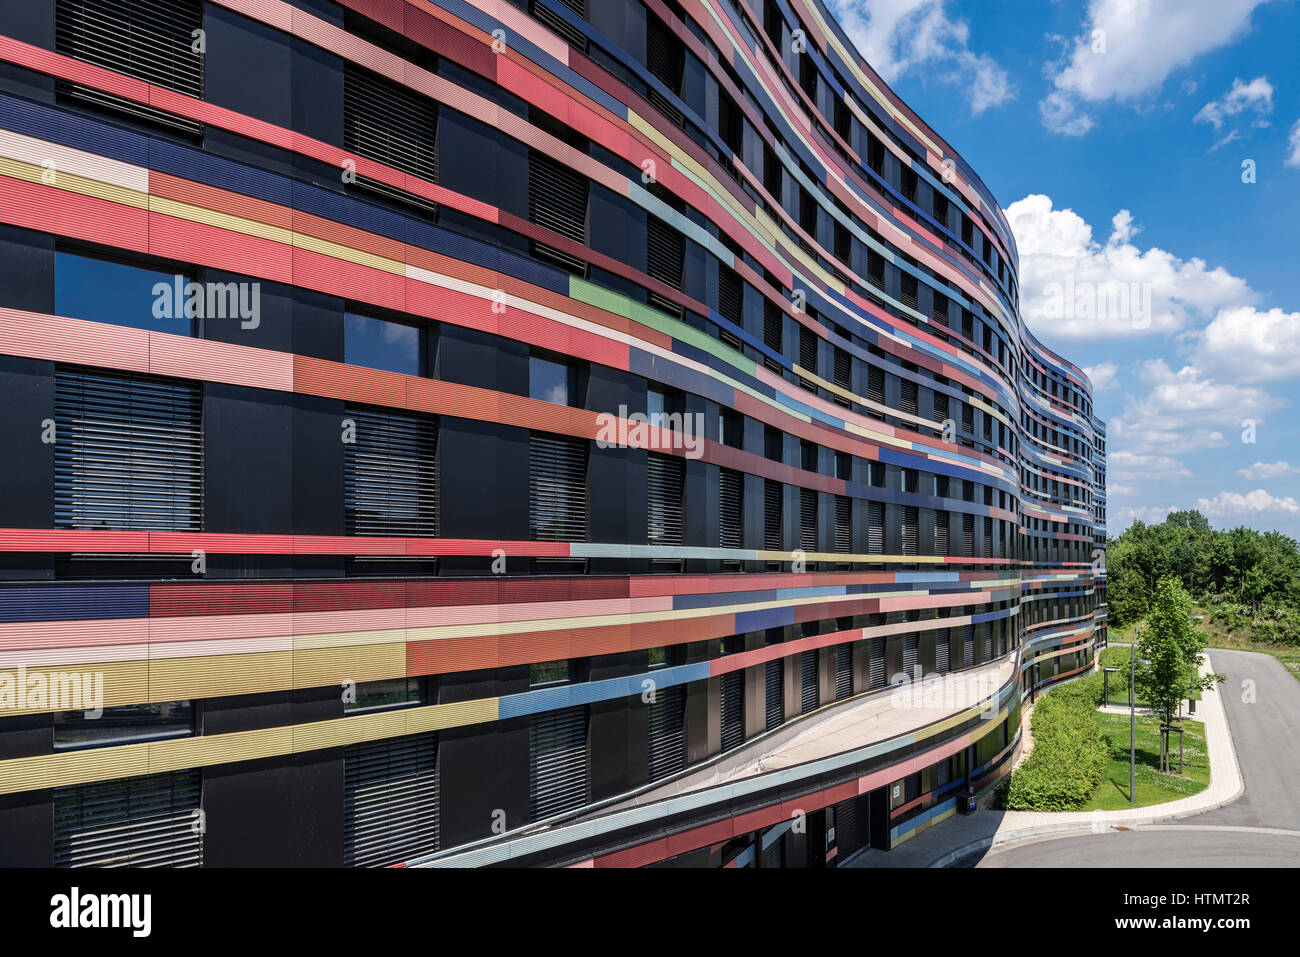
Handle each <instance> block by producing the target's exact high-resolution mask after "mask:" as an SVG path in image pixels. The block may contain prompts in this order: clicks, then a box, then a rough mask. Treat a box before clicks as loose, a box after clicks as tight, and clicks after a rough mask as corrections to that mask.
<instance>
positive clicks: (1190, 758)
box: [1080, 649, 1210, 811]
mask: <svg viewBox="0 0 1300 957" xmlns="http://www.w3.org/2000/svg"><path fill="white" fill-rule="evenodd" d="M1109 650H1114V649H1109ZM1120 650H1124V649H1120ZM1092 717H1093V720H1094V721H1095V722H1096V724H1097V728H1098V730H1099V731H1100V732H1101V733H1102V735H1103V736H1104V737H1105V738H1106V739H1107V744H1108V746H1109V760H1108V761H1107V765H1106V775H1105V777H1104V778H1103V779H1102V782H1101V786H1100V787H1099V788H1097V790H1096V792H1095V793H1094V794H1093V796H1092V799H1091V800H1090V801H1089V802H1088V803H1087V804H1085V805H1084V806H1083V807H1082V808H1081V809H1080V810H1084V811H1119V810H1123V809H1125V808H1128V807H1134V806H1138V807H1142V806H1146V805H1149V804H1163V803H1164V802H1165V801H1176V800H1178V799H1179V798H1185V797H1188V796H1190V795H1192V794H1196V793H1197V792H1198V791H1202V790H1204V789H1205V788H1206V787H1207V786H1208V785H1209V783H1210V759H1209V754H1208V753H1207V752H1206V748H1205V725H1204V724H1202V723H1201V722H1200V721H1187V720H1184V721H1183V729H1184V731H1183V772H1184V773H1183V775H1182V776H1181V777H1180V776H1178V775H1177V774H1172V775H1170V774H1161V773H1160V771H1159V767H1160V734H1159V727H1160V724H1159V721H1158V720H1157V719H1156V718H1154V717H1150V716H1143V715H1139V716H1138V719H1137V803H1136V805H1133V804H1130V803H1129V794H1128V777H1129V717H1128V715H1126V714H1125V715H1119V714H1102V713H1101V712H1096V713H1094V714H1093V716H1092ZM1171 737H1172V738H1173V752H1174V753H1173V761H1174V764H1173V766H1174V768H1177V767H1178V736H1177V735H1172V736H1171Z"/></svg>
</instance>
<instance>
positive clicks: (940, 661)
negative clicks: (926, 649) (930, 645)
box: [934, 628, 948, 673]
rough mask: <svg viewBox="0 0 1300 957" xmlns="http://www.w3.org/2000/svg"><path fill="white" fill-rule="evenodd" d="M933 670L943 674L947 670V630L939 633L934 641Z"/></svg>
mask: <svg viewBox="0 0 1300 957" xmlns="http://www.w3.org/2000/svg"><path fill="white" fill-rule="evenodd" d="M934 670H935V671H938V672H940V673H943V672H945V671H947V670H948V629H947V628H945V629H944V630H943V631H941V632H939V635H938V637H937V638H935V640H934Z"/></svg>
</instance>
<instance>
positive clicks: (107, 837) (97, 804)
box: [54, 770, 203, 867]
mask: <svg viewBox="0 0 1300 957" xmlns="http://www.w3.org/2000/svg"><path fill="white" fill-rule="evenodd" d="M199 796H200V778H199V772H198V771H197V770H185V771H171V772H168V773H166V774H148V775H143V776H140V777H130V778H119V779H117V780H114V781H100V782H96V783H94V784H78V785H75V786H73V787H63V788H55V789H54V866H55V867H200V866H202V864H203V831H202V828H200V827H198V826H197V824H198V821H199V813H198V812H199Z"/></svg>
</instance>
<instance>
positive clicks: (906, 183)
mask: <svg viewBox="0 0 1300 957" xmlns="http://www.w3.org/2000/svg"><path fill="white" fill-rule="evenodd" d="M916 182H917V180H916V170H914V169H912V168H910V167H907V166H904V167H903V168H902V187H903V189H902V192H903V199H905V200H907V201H908V202H909V203H915V202H916Z"/></svg>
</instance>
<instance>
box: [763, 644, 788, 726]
mask: <svg viewBox="0 0 1300 957" xmlns="http://www.w3.org/2000/svg"><path fill="white" fill-rule="evenodd" d="M763 695H764V700H763V706H764V707H763V710H764V715H763V719H764V730H767V731H771V730H772V729H773V728H778V727H780V726H781V725H782V724H783V723H784V722H785V659H784V658H777V659H775V660H773V661H769V662H768V663H767V666H766V668H765V669H764V672H763Z"/></svg>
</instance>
